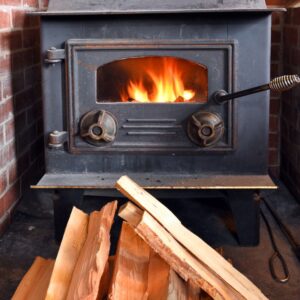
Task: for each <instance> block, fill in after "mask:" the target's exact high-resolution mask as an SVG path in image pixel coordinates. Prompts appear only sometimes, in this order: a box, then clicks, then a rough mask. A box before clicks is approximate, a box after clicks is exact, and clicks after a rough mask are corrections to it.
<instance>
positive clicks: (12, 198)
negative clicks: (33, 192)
mask: <svg viewBox="0 0 300 300" xmlns="http://www.w3.org/2000/svg"><path fill="white" fill-rule="evenodd" d="M41 5H42V3H39V1H37V0H0V235H1V233H2V232H3V231H4V229H5V228H6V227H7V225H8V224H9V222H10V218H11V214H12V212H13V210H14V207H15V206H16V204H17V203H18V201H19V199H20V198H21V197H22V195H23V194H24V192H25V190H26V188H28V187H29V184H30V182H31V179H32V180H34V178H35V174H37V173H38V171H40V172H42V171H43V167H42V166H43V158H42V153H43V150H42V149H43V138H42V102H41V84H40V83H41V79H40V54H39V19H38V18H36V17H34V18H32V17H28V16H26V15H25V13H26V12H27V11H31V10H35V9H37V8H38V7H40V6H41Z"/></svg>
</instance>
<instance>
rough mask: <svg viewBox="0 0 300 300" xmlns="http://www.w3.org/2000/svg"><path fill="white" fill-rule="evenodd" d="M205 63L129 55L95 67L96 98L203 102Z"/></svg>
mask: <svg viewBox="0 0 300 300" xmlns="http://www.w3.org/2000/svg"><path fill="white" fill-rule="evenodd" d="M207 98H208V75H207V67H206V66H204V65H201V64H199V63H196V62H193V61H189V60H186V59H183V58H178V57H171V56H147V57H132V58H126V59H121V60H116V61H113V62H111V63H108V64H105V65H102V66H100V67H99V68H98V69H97V102H98V103H102V102H127V103H130V102H131V103H195V102H196V103H198V102H200V103H205V102H207Z"/></svg>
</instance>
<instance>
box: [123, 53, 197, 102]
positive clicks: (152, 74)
mask: <svg viewBox="0 0 300 300" xmlns="http://www.w3.org/2000/svg"><path fill="white" fill-rule="evenodd" d="M195 94H196V92H195V91H194V90H192V89H188V88H186V87H185V86H184V78H183V72H182V71H181V70H180V69H179V67H178V64H176V61H174V59H171V58H170V57H165V58H163V59H162V64H161V66H160V67H159V68H157V67H153V66H151V65H148V64H147V65H146V67H145V72H144V76H143V78H138V79H132V80H130V81H129V83H128V84H127V86H126V88H125V90H123V92H122V93H121V99H122V101H123V102H128V101H132V102H143V103H144V102H158V103H168V102H189V101H192V99H193V97H194V96H195Z"/></svg>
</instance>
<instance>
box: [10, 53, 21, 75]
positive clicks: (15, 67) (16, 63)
mask: <svg viewBox="0 0 300 300" xmlns="http://www.w3.org/2000/svg"><path fill="white" fill-rule="evenodd" d="M23 67H24V52H23V51H18V52H14V53H12V54H11V69H12V71H13V72H15V71H20V70H22V69H23Z"/></svg>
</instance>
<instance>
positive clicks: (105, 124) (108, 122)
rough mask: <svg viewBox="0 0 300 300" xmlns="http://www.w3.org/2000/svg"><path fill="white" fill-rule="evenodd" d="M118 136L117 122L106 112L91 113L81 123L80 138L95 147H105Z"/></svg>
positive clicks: (95, 111) (94, 111)
mask: <svg viewBox="0 0 300 300" xmlns="http://www.w3.org/2000/svg"><path fill="white" fill-rule="evenodd" d="M116 134H117V121H116V120H115V117H114V116H113V115H112V114H111V113H110V112H107V111H105V110H93V111H90V112H88V113H86V114H85V115H84V116H83V117H82V119H81V121H80V136H81V137H82V138H83V139H84V140H85V141H87V142H88V143H90V144H92V145H94V146H104V145H105V144H107V143H110V142H112V141H114V139H115V137H116Z"/></svg>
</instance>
